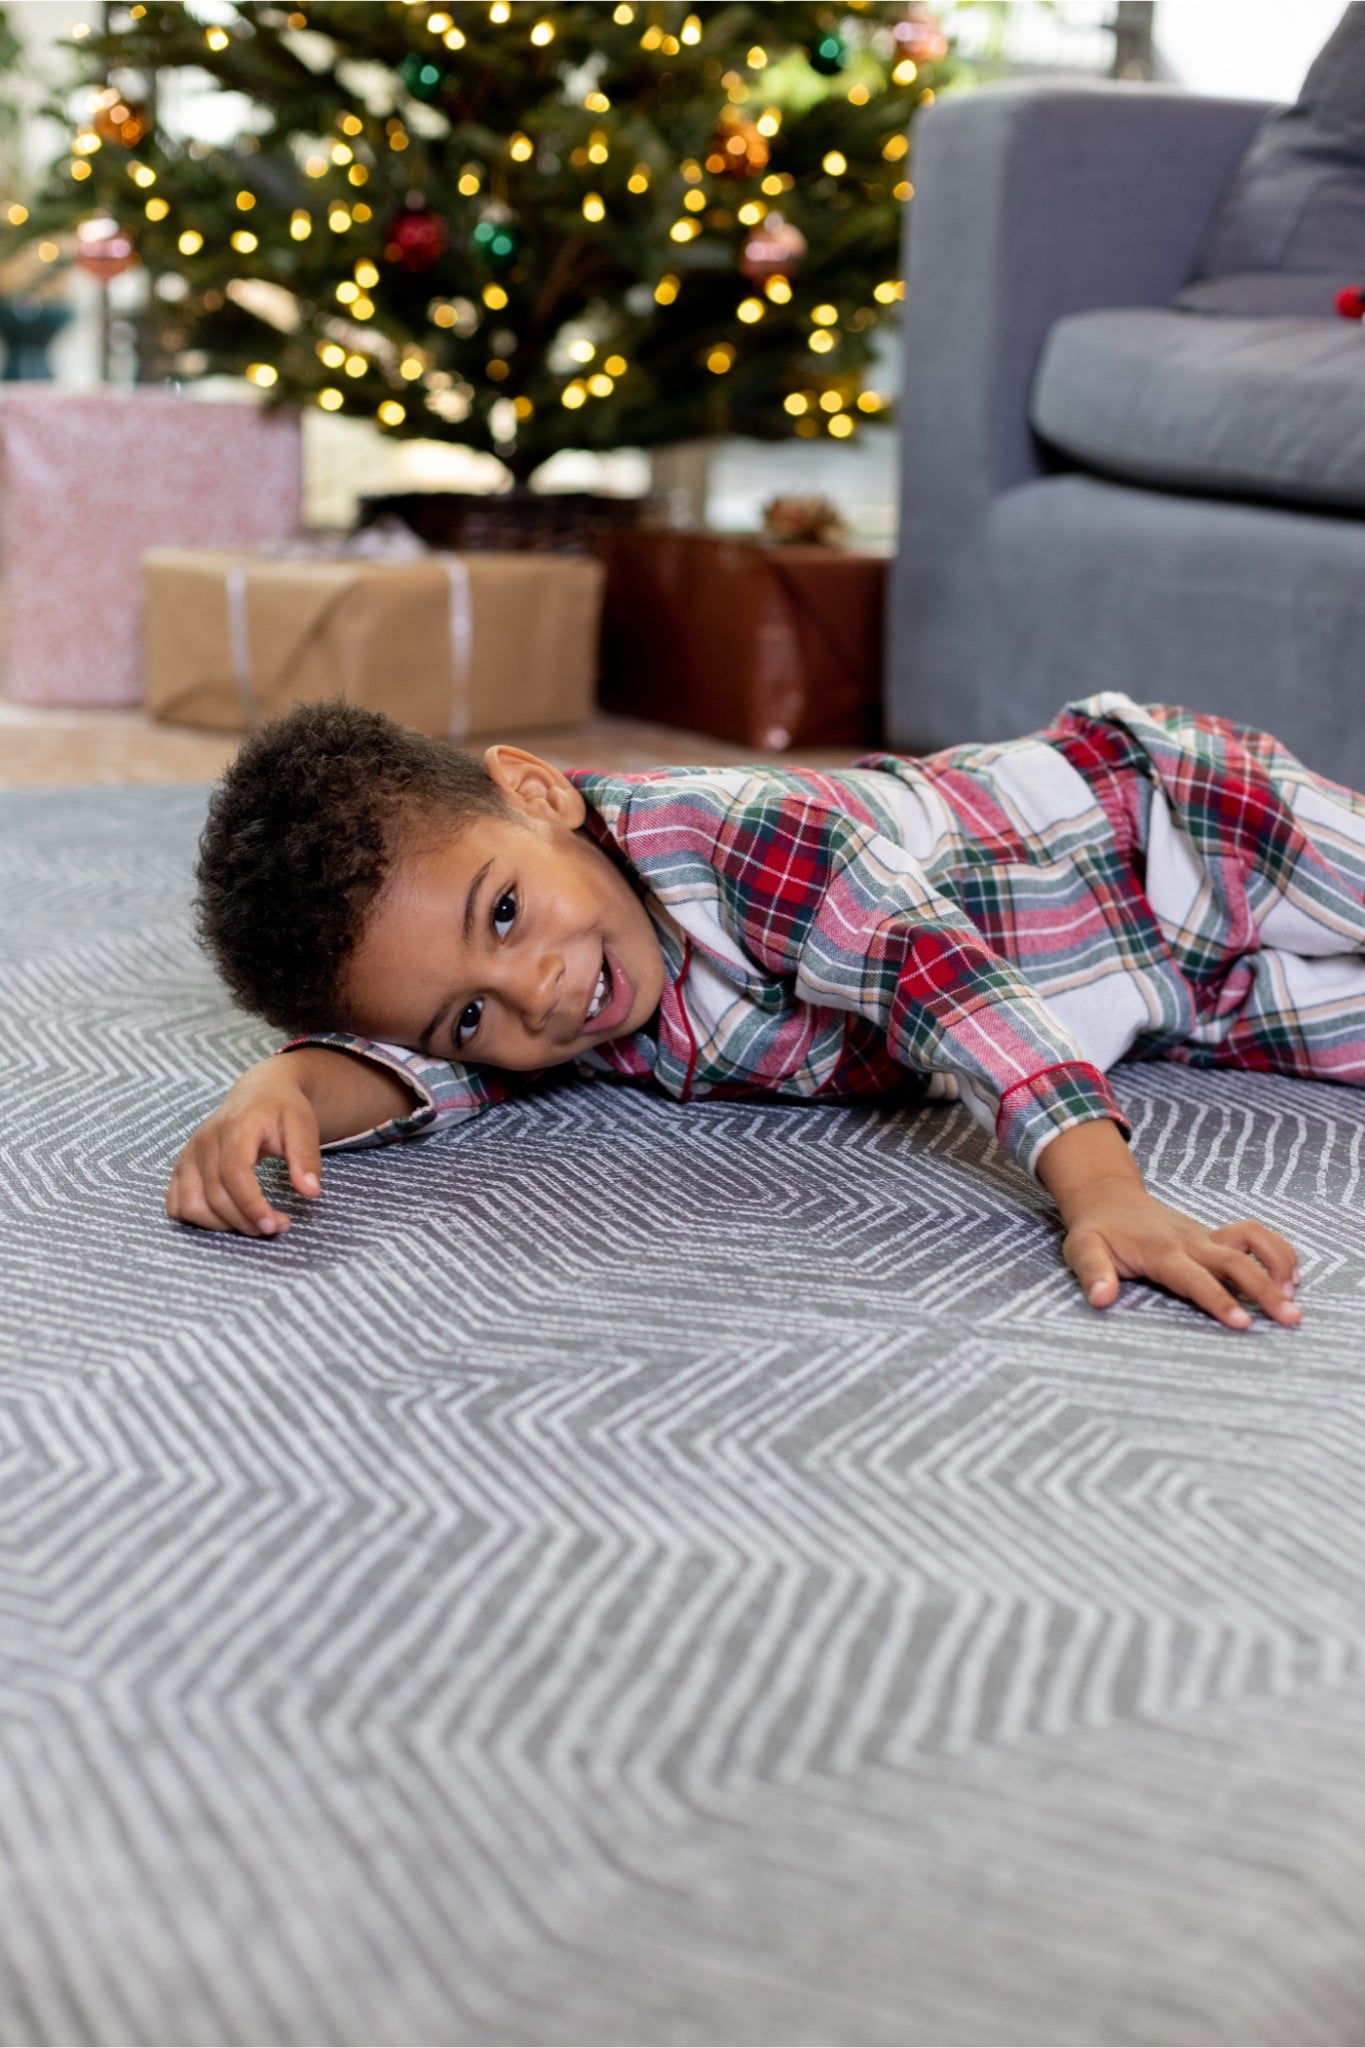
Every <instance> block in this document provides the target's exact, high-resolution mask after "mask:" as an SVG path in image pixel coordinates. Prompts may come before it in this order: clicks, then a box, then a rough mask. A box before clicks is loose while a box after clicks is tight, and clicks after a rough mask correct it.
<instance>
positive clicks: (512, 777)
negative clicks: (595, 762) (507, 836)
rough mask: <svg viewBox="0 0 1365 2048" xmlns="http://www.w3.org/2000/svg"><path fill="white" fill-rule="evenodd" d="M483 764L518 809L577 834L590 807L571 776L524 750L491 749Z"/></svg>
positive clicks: (509, 748)
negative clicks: (563, 826) (564, 826)
mask: <svg viewBox="0 0 1365 2048" xmlns="http://www.w3.org/2000/svg"><path fill="white" fill-rule="evenodd" d="M483 765H484V767H485V768H486V769H487V770H488V772H489V774H490V775H491V776H492V778H493V780H494V782H496V783H497V785H498V788H499V789H500V790H501V791H502V793H503V795H504V796H505V797H506V798H507V801H508V802H509V803H510V804H511V805H512V807H513V809H514V810H518V811H524V812H525V814H526V816H527V817H528V818H543V819H545V820H546V821H547V823H549V824H553V825H567V826H568V828H569V830H570V831H571V832H576V831H577V830H578V828H579V826H580V825H581V824H582V823H583V820H584V818H585V817H586V816H587V811H588V807H587V805H586V804H585V803H584V801H583V798H582V796H581V795H580V794H579V792H578V791H577V790H576V789H575V788H574V786H573V784H572V783H571V782H570V780H569V778H568V776H567V775H565V774H564V773H563V772H562V771H561V770H560V769H558V768H555V767H552V766H551V764H550V762H548V761H542V760H541V758H540V756H539V754H528V753H527V752H526V750H525V748H524V747H490V748H489V749H488V752H487V753H486V754H485V755H484V757H483Z"/></svg>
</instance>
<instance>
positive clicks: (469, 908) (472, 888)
mask: <svg viewBox="0 0 1365 2048" xmlns="http://www.w3.org/2000/svg"><path fill="white" fill-rule="evenodd" d="M492 865H493V856H492V855H491V854H490V856H489V858H488V859H487V860H486V861H485V862H484V864H483V866H482V867H481V868H480V869H479V872H478V873H477V875H475V877H474V879H473V881H472V882H471V883H470V885H469V894H468V896H467V897H466V898H465V906H464V939H465V944H466V945H468V943H469V939H470V936H471V934H472V932H473V930H474V905H475V904H476V903H477V901H478V897H479V890H480V889H481V888H482V887H483V883H484V877H485V876H486V875H487V873H488V870H489V869H490V868H491V867H492ZM454 1001H455V997H454V996H447V997H446V998H445V1000H444V1001H443V1002H442V1004H441V1007H440V1008H439V1009H438V1010H437V1012H436V1015H435V1016H434V1017H433V1018H432V1020H431V1022H430V1024H428V1026H427V1028H426V1030H425V1031H424V1032H423V1033H422V1036H421V1037H420V1038H419V1039H418V1041H417V1050H418V1051H419V1052H424V1053H428V1054H429V1053H430V1047H429V1045H428V1040H429V1039H430V1037H431V1034H432V1032H433V1031H434V1030H435V1029H436V1026H437V1025H438V1024H439V1023H440V1021H441V1019H442V1017H444V1015H445V1013H446V1011H447V1010H448V1009H449V1008H450V1006H451V1004H452V1003H453V1002H454Z"/></svg>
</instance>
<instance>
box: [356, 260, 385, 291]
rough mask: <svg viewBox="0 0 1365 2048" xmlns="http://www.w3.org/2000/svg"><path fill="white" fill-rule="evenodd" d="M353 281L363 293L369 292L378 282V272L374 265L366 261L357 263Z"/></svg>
mask: <svg viewBox="0 0 1365 2048" xmlns="http://www.w3.org/2000/svg"><path fill="white" fill-rule="evenodd" d="M355 281H356V283H357V284H358V285H360V286H362V287H363V288H364V290H365V291H367V292H368V291H371V290H372V289H373V288H374V286H375V285H377V284H378V282H379V272H378V270H377V269H376V268H375V266H374V264H373V263H371V262H369V261H368V260H366V261H364V262H361V263H357V265H356V267H355Z"/></svg>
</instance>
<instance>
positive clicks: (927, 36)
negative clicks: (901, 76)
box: [891, 0, 948, 64]
mask: <svg viewBox="0 0 1365 2048" xmlns="http://www.w3.org/2000/svg"><path fill="white" fill-rule="evenodd" d="M891 33H892V35H893V36H894V37H895V38H896V55H897V56H898V57H909V58H910V59H911V61H912V62H913V63H915V64H941V63H942V62H943V59H944V58H945V57H946V56H947V54H948V38H947V36H945V35H944V33H943V27H942V24H941V23H940V21H939V18H938V16H937V15H936V14H935V12H934V10H933V8H932V7H926V6H925V5H924V4H923V0H912V4H911V5H910V6H909V7H907V8H906V10H905V15H904V18H903V19H902V20H900V21H898V22H897V23H896V25H895V27H894V28H893V29H892V31H891Z"/></svg>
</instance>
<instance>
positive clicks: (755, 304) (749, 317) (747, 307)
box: [735, 299, 765, 327]
mask: <svg viewBox="0 0 1365 2048" xmlns="http://www.w3.org/2000/svg"><path fill="white" fill-rule="evenodd" d="M735 311H736V313H737V314H738V315H739V317H740V319H741V320H743V321H744V323H745V325H746V326H749V327H752V326H753V324H754V321H755V320H761V319H762V318H763V314H764V311H765V308H764V304H763V301H762V299H741V300H740V302H739V304H738V305H737V306H736V307H735Z"/></svg>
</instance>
